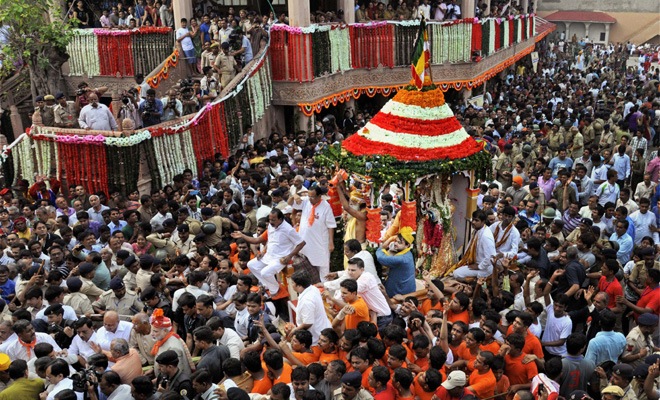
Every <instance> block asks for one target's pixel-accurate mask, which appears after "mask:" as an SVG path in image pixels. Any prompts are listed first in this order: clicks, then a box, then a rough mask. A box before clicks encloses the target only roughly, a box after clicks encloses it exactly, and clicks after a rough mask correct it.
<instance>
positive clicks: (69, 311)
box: [34, 304, 78, 322]
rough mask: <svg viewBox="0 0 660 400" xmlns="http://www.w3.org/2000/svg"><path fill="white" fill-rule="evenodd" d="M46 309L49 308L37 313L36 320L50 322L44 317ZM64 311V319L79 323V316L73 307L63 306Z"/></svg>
mask: <svg viewBox="0 0 660 400" xmlns="http://www.w3.org/2000/svg"><path fill="white" fill-rule="evenodd" d="M46 308H47V307H44V308H43V309H41V310H40V311H39V312H38V313H37V315H35V316H34V319H41V320H44V321H46V322H48V317H47V316H45V315H44V312H45V311H46ZM62 309H63V310H64V316H63V318H64V319H69V320H71V321H78V316H77V315H76V311H75V310H74V309H73V307H71V306H67V305H64V304H62Z"/></svg>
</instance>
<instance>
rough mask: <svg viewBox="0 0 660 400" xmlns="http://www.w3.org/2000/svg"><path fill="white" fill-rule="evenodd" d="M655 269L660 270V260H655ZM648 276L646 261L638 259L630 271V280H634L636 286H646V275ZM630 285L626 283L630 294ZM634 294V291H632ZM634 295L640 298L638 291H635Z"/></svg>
mask: <svg viewBox="0 0 660 400" xmlns="http://www.w3.org/2000/svg"><path fill="white" fill-rule="evenodd" d="M653 269H658V270H660V262H659V261H654V263H653ZM647 276H648V271H647V268H646V264H645V263H644V261H638V262H636V263H635V265H634V266H633V269H632V271H630V276H629V277H628V281H630V282H633V283H634V284H635V286H637V287H638V288H644V286H646V277H647ZM629 290H630V289H628V285H626V290H625V291H626V294H628V291H629ZM631 294H632V293H631ZM633 297H635V298H638V297H639V296H637V293H634V295H633Z"/></svg>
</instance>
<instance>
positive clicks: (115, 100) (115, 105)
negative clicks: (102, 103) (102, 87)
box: [111, 91, 123, 132]
mask: <svg viewBox="0 0 660 400" xmlns="http://www.w3.org/2000/svg"><path fill="white" fill-rule="evenodd" d="M111 96H112V110H113V114H114V115H115V120H116V121H117V126H118V127H119V128H118V130H119V131H120V132H121V130H122V129H121V120H120V119H119V111H120V110H121V106H122V105H123V104H122V102H121V95H120V94H119V92H117V91H113V92H112V93H111Z"/></svg>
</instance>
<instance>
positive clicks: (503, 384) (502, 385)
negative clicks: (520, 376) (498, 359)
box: [495, 375, 511, 397]
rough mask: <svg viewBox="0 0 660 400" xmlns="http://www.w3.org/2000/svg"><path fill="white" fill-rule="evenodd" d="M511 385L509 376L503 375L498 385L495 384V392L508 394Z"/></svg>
mask: <svg viewBox="0 0 660 400" xmlns="http://www.w3.org/2000/svg"><path fill="white" fill-rule="evenodd" d="M509 387H511V383H509V378H507V376H506V375H502V377H501V378H500V380H498V381H497V385H496V386H495V394H506V393H507V392H508V391H509ZM502 397H504V396H502Z"/></svg>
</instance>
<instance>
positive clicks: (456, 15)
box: [445, 0, 461, 21]
mask: <svg viewBox="0 0 660 400" xmlns="http://www.w3.org/2000/svg"><path fill="white" fill-rule="evenodd" d="M460 18H461V6H459V5H458V4H456V0H451V3H450V4H449V5H447V13H446V14H445V21H450V20H451V21H454V20H457V19H460Z"/></svg>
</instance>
